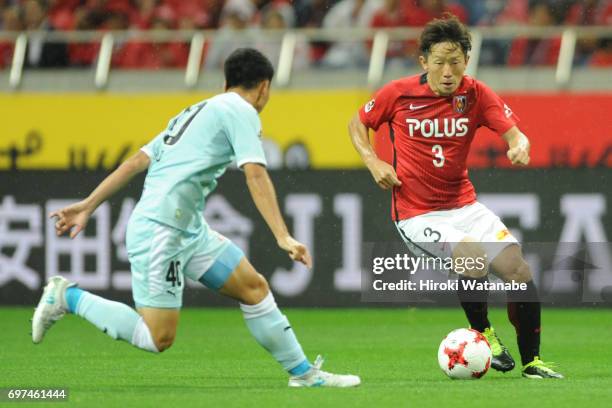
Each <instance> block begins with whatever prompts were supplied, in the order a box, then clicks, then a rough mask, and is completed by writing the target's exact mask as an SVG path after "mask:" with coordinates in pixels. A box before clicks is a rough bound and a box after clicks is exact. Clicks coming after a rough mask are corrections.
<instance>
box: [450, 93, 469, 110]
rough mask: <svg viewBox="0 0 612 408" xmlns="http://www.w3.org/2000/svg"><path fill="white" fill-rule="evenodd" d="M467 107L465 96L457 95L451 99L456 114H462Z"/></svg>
mask: <svg viewBox="0 0 612 408" xmlns="http://www.w3.org/2000/svg"><path fill="white" fill-rule="evenodd" d="M466 106H467V97H466V96H465V95H457V96H455V97H454V98H453V110H454V111H455V112H456V113H464V112H465V108H466Z"/></svg>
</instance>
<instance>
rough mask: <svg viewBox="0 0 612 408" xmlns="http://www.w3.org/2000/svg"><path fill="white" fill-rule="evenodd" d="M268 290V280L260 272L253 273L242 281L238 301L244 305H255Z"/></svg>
mask: <svg viewBox="0 0 612 408" xmlns="http://www.w3.org/2000/svg"><path fill="white" fill-rule="evenodd" d="M269 291H270V287H269V286H268V281H267V280H266V278H264V277H263V276H262V275H261V274H259V273H257V272H255V274H254V275H253V276H252V277H250V278H249V279H248V280H246V281H245V282H244V285H243V287H242V290H241V296H240V297H241V299H240V301H241V302H242V303H244V304H245V305H256V304H258V303H259V302H261V301H262V300H263V299H264V298H265V297H266V296H267V295H268V292H269Z"/></svg>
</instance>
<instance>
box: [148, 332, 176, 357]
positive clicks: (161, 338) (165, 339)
mask: <svg viewBox="0 0 612 408" xmlns="http://www.w3.org/2000/svg"><path fill="white" fill-rule="evenodd" d="M175 335H176V334H175V333H172V332H169V331H165V332H161V333H156V334H154V335H153V342H154V343H155V347H157V350H158V351H159V352H160V353H161V352H162V351H165V350H168V349H169V348H170V347H171V346H172V344H173V343H174V337H175Z"/></svg>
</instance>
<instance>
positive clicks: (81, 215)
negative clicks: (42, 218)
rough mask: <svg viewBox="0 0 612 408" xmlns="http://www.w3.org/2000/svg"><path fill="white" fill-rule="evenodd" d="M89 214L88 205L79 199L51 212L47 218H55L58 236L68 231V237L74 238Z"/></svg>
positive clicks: (85, 222) (87, 219) (85, 223)
mask: <svg viewBox="0 0 612 408" xmlns="http://www.w3.org/2000/svg"><path fill="white" fill-rule="evenodd" d="M90 215H91V210H90V209H89V206H88V205H87V204H86V203H85V202H84V201H80V202H78V203H76V204H72V205H70V206H68V207H65V208H62V209H61V210H59V211H54V212H52V213H51V214H49V218H54V217H55V218H56V221H55V231H56V232H57V235H58V236H59V235H62V234H64V233H66V231H70V238H74V237H76V236H77V235H78V234H79V232H81V231H82V230H83V229H84V228H85V226H86V225H87V221H89V216H90Z"/></svg>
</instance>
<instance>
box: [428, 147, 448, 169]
mask: <svg viewBox="0 0 612 408" xmlns="http://www.w3.org/2000/svg"><path fill="white" fill-rule="evenodd" d="M431 152H432V153H433V154H434V159H433V160H432V162H433V164H434V166H436V167H442V166H444V160H445V158H444V151H443V150H442V146H440V145H439V144H437V145H433V146H432V148H431Z"/></svg>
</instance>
